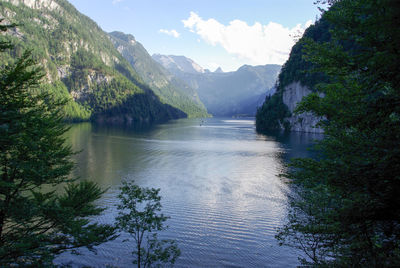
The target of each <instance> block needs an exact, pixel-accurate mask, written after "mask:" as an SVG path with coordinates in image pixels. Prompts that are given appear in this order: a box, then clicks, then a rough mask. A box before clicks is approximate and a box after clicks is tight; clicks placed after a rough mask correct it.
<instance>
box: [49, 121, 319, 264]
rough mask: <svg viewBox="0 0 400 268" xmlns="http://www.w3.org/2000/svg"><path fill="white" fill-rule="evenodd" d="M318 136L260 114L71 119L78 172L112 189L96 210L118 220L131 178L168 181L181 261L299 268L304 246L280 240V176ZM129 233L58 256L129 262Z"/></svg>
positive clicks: (283, 209)
mask: <svg viewBox="0 0 400 268" xmlns="http://www.w3.org/2000/svg"><path fill="white" fill-rule="evenodd" d="M318 137H320V136H318V135H315V134H306V133H291V134H282V133H278V134H274V135H260V134H257V133H256V131H255V125H254V119H229V118H208V119H182V120H175V121H171V122H169V123H166V124H162V125H158V126H155V127H153V128H151V129H141V130H133V129H130V128H122V127H105V126H96V125H92V124H90V123H82V124H76V125H73V126H72V128H71V130H70V131H69V132H68V140H69V141H70V142H71V145H72V146H73V148H74V149H75V150H82V152H81V153H79V154H78V155H76V156H75V158H76V162H77V168H76V170H75V171H74V174H73V175H74V176H78V177H80V178H85V179H89V180H92V181H95V182H97V183H98V184H99V185H100V186H101V187H103V188H104V189H106V188H108V191H107V192H106V194H105V195H104V196H103V198H102V199H101V200H100V201H99V202H98V203H99V205H101V206H103V207H106V208H107V210H106V211H105V213H104V215H102V216H101V217H99V218H96V220H97V221H99V222H103V223H112V222H113V220H114V218H115V216H116V214H117V210H116V205H117V204H118V199H117V198H116V196H117V194H118V192H119V187H120V186H121V182H122V181H123V180H134V181H135V182H136V183H137V184H138V185H140V186H145V187H155V188H160V189H161V191H160V195H161V196H162V200H161V201H162V204H163V213H164V214H165V215H167V216H170V217H171V218H170V219H169V220H168V221H167V225H168V226H169V229H168V230H167V231H165V232H163V233H161V237H162V238H169V239H175V240H176V241H177V242H178V245H179V248H180V249H181V251H182V255H181V257H180V258H179V259H178V261H177V263H176V265H175V266H176V267H295V266H296V265H298V264H299V263H298V259H297V258H298V256H299V255H301V252H299V251H296V250H295V249H292V248H288V247H279V246H278V243H277V241H276V240H275V237H274V236H275V234H276V228H278V227H280V226H282V224H283V223H284V221H285V217H286V214H287V205H288V203H287V202H288V201H287V194H288V193H290V188H289V186H288V185H286V184H285V183H284V182H283V181H282V179H281V178H279V177H278V175H279V174H280V173H282V172H283V171H284V170H285V163H287V161H288V159H290V158H291V157H298V156H306V155H308V154H309V152H308V151H307V150H306V148H307V147H308V146H309V145H310V144H311V142H312V140H313V139H315V138H318ZM126 238H128V236H126V235H122V236H120V237H119V238H117V239H116V240H114V241H111V242H107V243H105V244H103V245H101V246H100V247H98V248H97V255H95V254H93V253H91V252H89V251H87V250H81V252H82V254H83V255H80V256H76V255H73V254H70V253H64V254H62V255H61V256H60V257H58V258H57V259H56V263H57V264H61V263H63V264H70V265H72V266H73V267H83V266H94V267H106V266H107V265H108V266H111V267H129V266H131V265H132V264H131V262H132V260H133V257H132V255H131V253H130V252H131V251H132V250H133V246H132V245H133V241H132V240H131V241H130V242H122V241H123V240H124V239H126Z"/></svg>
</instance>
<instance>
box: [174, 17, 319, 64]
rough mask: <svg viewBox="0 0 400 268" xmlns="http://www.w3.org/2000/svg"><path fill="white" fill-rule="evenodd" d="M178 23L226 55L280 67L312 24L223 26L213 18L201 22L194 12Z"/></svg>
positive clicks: (237, 21)
mask: <svg viewBox="0 0 400 268" xmlns="http://www.w3.org/2000/svg"><path fill="white" fill-rule="evenodd" d="M182 22H183V25H184V27H185V28H188V29H189V30H190V31H191V32H193V33H196V34H198V35H199V36H200V37H201V38H202V39H203V40H204V41H205V42H207V43H208V44H210V45H213V46H216V45H220V46H222V47H223V48H224V49H225V50H226V51H227V52H228V53H230V54H232V55H235V56H237V57H239V58H243V59H246V60H249V61H250V64H254V65H259V64H283V63H284V62H285V61H286V60H287V58H288V57H289V53H290V49H291V48H292V46H293V45H294V43H295V42H296V39H297V38H299V37H301V36H302V34H303V32H304V30H305V29H306V28H307V27H308V26H309V25H310V24H311V23H312V22H311V21H307V22H306V23H305V24H304V25H301V24H297V25H296V26H295V27H293V28H291V29H290V28H286V27H284V26H283V25H281V24H278V23H275V22H270V23H268V24H267V25H262V24H261V23H259V22H256V23H254V25H248V24H247V23H246V22H244V21H241V20H233V21H231V22H229V24H228V25H224V24H222V23H220V22H218V21H217V20H215V19H213V18H211V19H208V20H204V19H203V18H201V17H200V16H199V15H198V14H196V13H195V12H190V16H189V18H188V19H187V20H182Z"/></svg>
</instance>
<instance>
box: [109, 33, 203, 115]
mask: <svg viewBox="0 0 400 268" xmlns="http://www.w3.org/2000/svg"><path fill="white" fill-rule="evenodd" d="M109 35H110V38H111V41H112V42H113V44H114V46H115V47H116V48H117V50H118V51H119V52H120V53H121V54H122V56H123V57H124V58H125V59H126V60H127V61H128V62H129V63H130V64H131V66H132V67H133V69H134V70H135V71H136V72H137V73H138V74H139V75H140V77H141V78H142V79H143V80H144V82H145V83H147V84H148V85H149V86H150V87H151V88H152V89H153V91H154V92H155V93H156V95H157V96H159V97H160V99H161V101H162V102H164V103H167V104H169V105H171V106H173V107H175V108H178V109H180V110H182V111H183V112H185V113H186V114H187V115H188V116H189V117H205V116H207V115H208V114H207V110H206V108H205V107H204V104H203V103H202V102H201V101H200V98H199V96H198V95H197V92H196V91H195V90H194V89H192V88H191V87H189V86H188V85H187V84H186V83H185V82H183V81H182V80H180V79H178V78H176V77H175V76H174V75H173V74H171V73H170V72H169V71H167V70H166V69H165V68H164V67H163V66H162V65H161V64H159V63H158V62H156V61H155V60H154V59H152V57H151V56H150V55H149V54H148V52H147V51H146V49H145V48H144V47H143V46H142V44H140V43H139V42H138V41H136V40H135V38H134V37H133V35H130V34H124V33H122V32H112V33H109ZM180 62H183V61H182V60H181V61H180Z"/></svg>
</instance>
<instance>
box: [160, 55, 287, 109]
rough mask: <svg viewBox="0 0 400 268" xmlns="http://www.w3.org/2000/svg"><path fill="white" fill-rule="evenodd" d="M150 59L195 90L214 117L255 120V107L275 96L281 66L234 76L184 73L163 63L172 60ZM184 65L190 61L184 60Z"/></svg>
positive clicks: (252, 69) (244, 70) (245, 67)
mask: <svg viewBox="0 0 400 268" xmlns="http://www.w3.org/2000/svg"><path fill="white" fill-rule="evenodd" d="M153 58H154V59H155V60H157V61H158V62H159V63H160V64H162V65H163V66H164V67H165V68H167V69H168V70H169V71H171V72H172V73H174V74H175V75H176V76H178V77H179V78H181V79H182V80H184V81H185V82H186V83H188V84H189V85H190V86H191V87H192V88H194V89H196V90H197V92H198V94H199V96H200V100H201V101H202V102H203V103H204V105H205V106H206V108H207V110H208V112H209V113H211V114H213V115H215V116H235V115H250V116H254V115H255V113H256V110H257V107H258V106H259V105H261V104H262V101H261V100H264V99H265V97H266V96H267V95H271V94H273V93H274V91H275V89H274V85H275V81H276V79H277V77H278V74H279V71H280V69H281V66H279V65H273V64H272V65H263V66H250V65H243V66H242V67H240V68H239V69H238V70H237V71H235V72H225V73H224V72H222V69H220V68H219V69H217V70H216V71H215V72H209V71H204V72H194V71H193V70H192V71H190V72H185V71H182V69H184V68H183V67H182V66H180V67H179V68H176V67H175V65H174V64H171V63H169V62H167V60H165V59H167V58H169V59H173V58H174V56H163V55H154V56H153ZM161 59H164V60H161ZM186 59H187V58H186ZM187 62H193V61H192V60H190V59H187ZM195 65H197V64H195ZM200 70H204V69H203V68H201V69H200Z"/></svg>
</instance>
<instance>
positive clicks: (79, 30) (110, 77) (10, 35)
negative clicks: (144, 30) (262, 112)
mask: <svg viewBox="0 0 400 268" xmlns="http://www.w3.org/2000/svg"><path fill="white" fill-rule="evenodd" d="M0 18H4V19H5V21H4V22H5V23H16V24H17V25H18V26H17V27H16V28H15V29H13V30H11V31H8V32H6V34H2V35H0V38H1V39H8V40H10V41H12V42H13V43H14V44H15V46H16V47H15V49H14V50H13V51H10V52H9V54H8V55H2V58H0V65H3V66H4V65H6V64H8V63H9V62H12V61H13V60H15V58H16V57H17V56H18V55H20V54H21V52H22V51H24V50H26V49H32V53H33V58H34V59H35V60H36V61H37V62H38V64H40V65H41V66H42V67H43V68H44V71H45V73H46V77H45V80H44V85H43V86H42V90H46V91H49V92H52V93H53V94H55V95H56V96H57V97H59V98H61V97H62V98H67V99H69V103H68V104H67V105H66V107H65V115H66V118H68V119H69V120H87V119H89V118H90V119H92V120H96V121H105V122H114V123H135V124H136V123H137V124H140V123H146V124H147V123H154V122H161V121H165V120H168V119H171V118H179V117H185V116H186V114H185V113H184V112H182V111H180V110H178V109H176V108H174V107H172V106H171V105H168V104H164V103H162V102H160V99H159V98H158V97H157V96H156V95H155V94H154V92H153V91H152V90H151V89H150V87H149V86H147V85H146V84H145V83H144V81H143V79H142V78H141V77H140V75H138V73H137V72H136V71H135V70H134V69H133V68H132V67H131V66H130V64H129V63H128V62H127V61H126V60H125V59H124V57H122V55H121V54H120V53H119V52H118V50H117V49H116V48H115V47H114V45H113V43H112V42H111V41H110V39H109V36H108V34H107V33H105V32H103V31H102V29H101V28H100V27H99V26H98V25H97V24H96V23H95V22H94V21H92V20H91V19H90V18H88V17H86V16H84V15H82V14H81V13H79V12H78V11H77V10H76V9H75V8H74V7H73V6H72V5H71V4H70V3H69V2H68V1H66V0H40V1H34V0H29V1H28V0H2V1H0Z"/></svg>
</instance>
